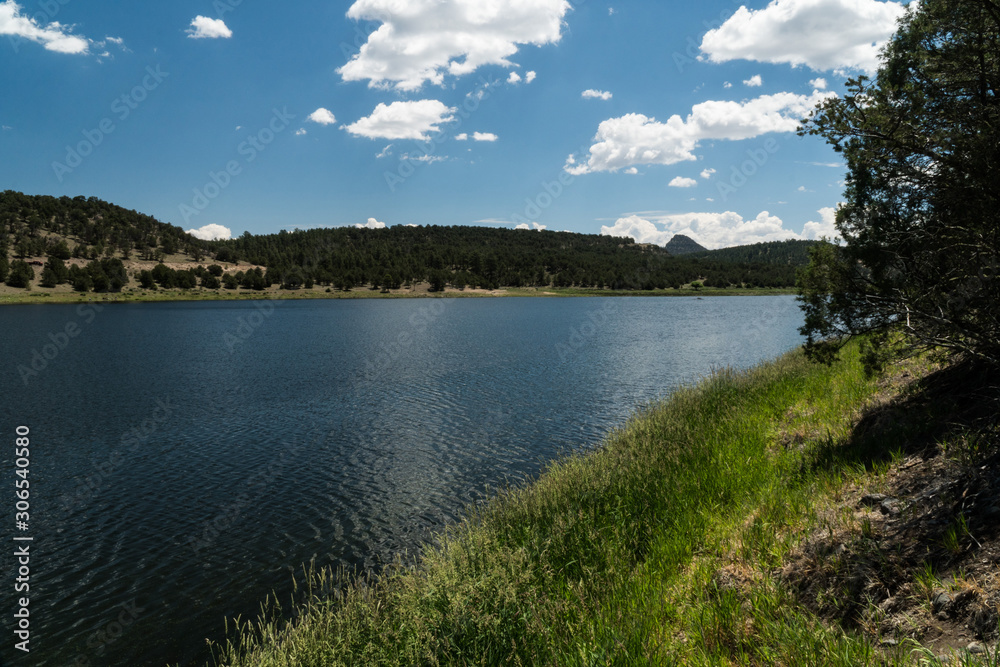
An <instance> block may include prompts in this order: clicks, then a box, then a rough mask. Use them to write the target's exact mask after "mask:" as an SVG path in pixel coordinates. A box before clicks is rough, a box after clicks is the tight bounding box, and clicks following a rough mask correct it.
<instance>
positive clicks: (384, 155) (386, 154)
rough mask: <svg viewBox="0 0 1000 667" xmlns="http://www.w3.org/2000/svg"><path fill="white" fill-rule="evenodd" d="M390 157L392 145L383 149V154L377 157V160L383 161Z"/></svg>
mask: <svg viewBox="0 0 1000 667" xmlns="http://www.w3.org/2000/svg"><path fill="white" fill-rule="evenodd" d="M389 155H392V144H389V145H388V146H386V147H385V148H383V149H382V152H381V153H379V154H378V155H376V156H375V158H376V159H378V160H381V159H382V158H384V157H388V156H389Z"/></svg>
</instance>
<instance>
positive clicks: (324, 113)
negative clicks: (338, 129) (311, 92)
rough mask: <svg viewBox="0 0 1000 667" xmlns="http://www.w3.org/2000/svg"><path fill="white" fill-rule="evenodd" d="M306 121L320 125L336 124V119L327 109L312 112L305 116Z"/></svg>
mask: <svg viewBox="0 0 1000 667" xmlns="http://www.w3.org/2000/svg"><path fill="white" fill-rule="evenodd" d="M306 120H311V121H312V122H314V123H319V124H320V125H333V124H334V123H336V122H337V118H336V117H335V116H334V115H333V113H332V112H331V111H330V110H329V109H324V108H323V107H320V108H319V109H316V111H313V112H312V113H311V114H309V115H308V116H306Z"/></svg>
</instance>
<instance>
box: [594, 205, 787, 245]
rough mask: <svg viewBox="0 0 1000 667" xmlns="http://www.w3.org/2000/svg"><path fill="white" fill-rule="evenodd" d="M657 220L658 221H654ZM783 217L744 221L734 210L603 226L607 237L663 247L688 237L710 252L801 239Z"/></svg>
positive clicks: (760, 216) (631, 219)
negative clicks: (749, 244) (675, 239)
mask: <svg viewBox="0 0 1000 667" xmlns="http://www.w3.org/2000/svg"><path fill="white" fill-rule="evenodd" d="M654 221H655V222H654ZM783 224H784V223H783V222H782V220H781V218H778V217H777V216H773V215H771V214H770V213H768V212H767V211H761V212H760V213H759V214H758V215H757V217H756V218H754V219H752V220H744V219H743V216H741V215H740V214H738V213H734V212H733V211H726V212H725V213H681V214H662V213H656V212H653V213H644V214H643V217H640V216H639V215H635V214H633V215H630V216H628V217H624V218H619V219H618V220H617V221H616V222H615V224H614V225H613V226H611V227H601V234H603V235H605V236H629V237H631V238H633V239H635V240H636V241H638V242H639V243H655V244H657V245H664V244H666V243H667V241H669V240H670V239H671V238H673V237H674V235H675V234H683V235H685V236H688V237H690V238H692V239H694V240H695V241H697V242H698V243H700V244H701V245H703V246H705V247H706V248H709V249H715V248H726V247H729V246H734V245H746V244H748V243H762V242H764V241H785V240H788V239H799V238H802V236H801V235H799V234H796V233H795V232H793V231H792V230H790V229H785V228H784V226H783Z"/></svg>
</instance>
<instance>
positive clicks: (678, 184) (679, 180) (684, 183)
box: [668, 176, 698, 188]
mask: <svg viewBox="0 0 1000 667" xmlns="http://www.w3.org/2000/svg"><path fill="white" fill-rule="evenodd" d="M668 185H669V186H670V187H672V188H693V187H694V186H696V185H698V181H696V180H694V179H693V178H684V177H683V176H678V177H676V178H675V179H674V180H672V181H670V183H669V184H668Z"/></svg>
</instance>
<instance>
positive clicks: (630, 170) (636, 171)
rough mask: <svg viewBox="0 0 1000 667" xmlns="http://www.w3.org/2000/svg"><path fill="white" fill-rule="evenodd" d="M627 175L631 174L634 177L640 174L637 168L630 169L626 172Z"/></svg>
mask: <svg viewBox="0 0 1000 667" xmlns="http://www.w3.org/2000/svg"><path fill="white" fill-rule="evenodd" d="M625 173H626V174H631V175H632V176H635V175H636V174H638V173H639V170H638V169H636V168H635V167H629V168H628V169H626V170H625Z"/></svg>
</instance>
